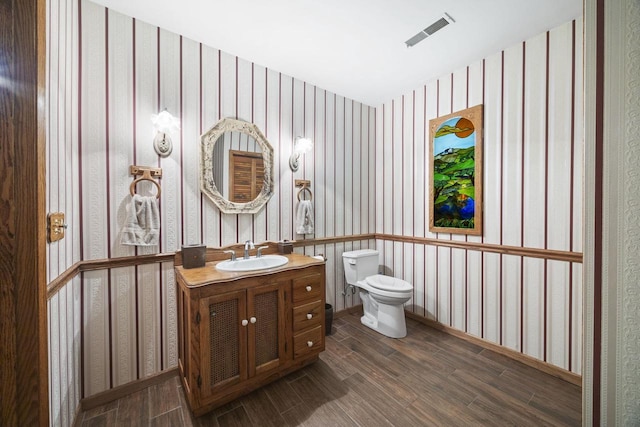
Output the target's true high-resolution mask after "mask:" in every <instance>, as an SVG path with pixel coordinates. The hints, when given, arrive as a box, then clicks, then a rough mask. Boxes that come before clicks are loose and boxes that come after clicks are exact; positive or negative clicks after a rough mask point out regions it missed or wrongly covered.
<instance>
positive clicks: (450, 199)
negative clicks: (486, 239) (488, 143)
mask: <svg viewBox="0 0 640 427" xmlns="http://www.w3.org/2000/svg"><path fill="white" fill-rule="evenodd" d="M429 128H430V147H429V148H430V151H429V152H430V153H431V155H430V158H429V160H430V165H429V166H430V171H431V177H432V179H431V186H430V188H431V198H430V220H429V230H430V231H432V232H444V233H456V234H473V235H480V234H482V105H476V106H475V107H471V108H468V109H466V110H462V111H459V112H456V113H453V114H449V115H447V116H443V117H438V118H436V119H432V120H431V121H430V122H429Z"/></svg>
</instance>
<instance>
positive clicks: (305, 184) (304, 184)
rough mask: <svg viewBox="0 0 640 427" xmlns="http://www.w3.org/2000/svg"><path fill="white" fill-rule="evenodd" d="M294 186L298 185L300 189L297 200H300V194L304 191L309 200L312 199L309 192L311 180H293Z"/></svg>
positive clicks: (311, 194)
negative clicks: (307, 194)
mask: <svg viewBox="0 0 640 427" xmlns="http://www.w3.org/2000/svg"><path fill="white" fill-rule="evenodd" d="M295 184H296V187H300V191H298V201H300V200H301V199H300V196H303V195H304V193H305V192H307V193H309V200H313V193H312V192H311V181H309V180H305V179H296V180H295Z"/></svg>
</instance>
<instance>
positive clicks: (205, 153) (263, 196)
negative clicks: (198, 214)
mask: <svg viewBox="0 0 640 427" xmlns="http://www.w3.org/2000/svg"><path fill="white" fill-rule="evenodd" d="M225 132H241V133H244V134H247V135H249V136H251V137H253V138H254V139H255V140H256V141H257V142H258V144H259V145H260V148H261V149H262V158H263V160H264V183H263V185H262V191H261V192H260V194H258V197H256V198H255V199H253V200H252V201H250V202H247V203H236V202H232V201H230V200H227V199H225V198H224V197H223V196H222V194H221V193H220V191H219V190H218V188H217V187H216V183H215V181H214V180H213V147H214V145H215V143H216V141H217V140H218V138H219V137H220V136H221V135H222V134H224V133H225ZM200 141H201V148H202V151H201V156H200V185H201V190H202V192H203V193H204V194H206V195H207V196H208V197H209V198H210V199H211V200H212V201H213V203H215V204H216V205H217V206H218V208H220V210H221V211H222V212H224V213H230V214H234V213H235V214H239V213H247V214H254V213H257V212H258V211H260V209H262V207H263V206H264V205H265V204H266V203H267V201H268V200H269V199H270V198H271V195H272V194H273V147H271V144H269V141H267V139H266V138H265V137H264V135H263V134H262V132H260V129H258V126H256V125H255V124H253V123H248V122H245V121H242V120H236V119H230V118H224V119H222V120H220V121H219V122H218V123H216V124H215V125H214V126H213V127H212V128H211V129H209V130H208V131H207V132H205V133H204V134H202V136H201V137H200Z"/></svg>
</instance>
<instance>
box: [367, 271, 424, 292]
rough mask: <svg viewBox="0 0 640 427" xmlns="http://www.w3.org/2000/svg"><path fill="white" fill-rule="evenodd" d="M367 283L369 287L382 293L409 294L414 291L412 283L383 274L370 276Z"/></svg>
mask: <svg viewBox="0 0 640 427" xmlns="http://www.w3.org/2000/svg"><path fill="white" fill-rule="evenodd" d="M365 281H366V282H367V284H369V286H371V287H373V288H376V289H380V290H382V291H388V292H407V291H412V290H413V286H412V285H411V284H410V283H407V282H405V281H404V280H402V279H398V278H396V277H391V276H384V275H382V274H374V275H373V276H368V277H367V278H366V279H365Z"/></svg>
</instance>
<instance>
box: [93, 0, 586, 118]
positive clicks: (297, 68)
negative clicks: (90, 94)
mask: <svg viewBox="0 0 640 427" xmlns="http://www.w3.org/2000/svg"><path fill="white" fill-rule="evenodd" d="M93 1H94V2H96V3H99V4H102V5H105V6H107V7H109V8H110V9H112V10H116V11H119V12H121V13H123V14H125V15H128V16H133V17H135V18H136V19H139V20H141V21H145V22H148V23H150V24H153V25H156V26H159V27H161V28H164V29H166V30H169V31H173V32H175V33H178V34H181V35H183V36H185V37H188V38H190V39H193V40H196V41H198V42H202V43H204V44H206V45H208V46H211V47H214V48H217V49H221V50H222V51H224V52H227V53H230V54H233V55H237V56H239V57H240V58H243V59H246V60H249V61H252V62H254V63H255V64H258V65H262V66H266V67H268V68H270V69H272V70H275V71H279V72H282V73H283V74H286V75H289V76H293V77H295V78H298V79H300V80H303V81H305V82H307V83H309V84H313V85H316V86H318V87H320V88H323V89H326V90H329V91H331V92H334V93H336V94H339V95H342V96H346V97H347V98H351V99H354V100H356V101H359V102H363V103H364V104H367V105H371V106H374V107H375V106H378V105H380V104H382V103H383V102H387V101H389V100H390V99H392V98H394V97H396V96H399V95H402V94H405V93H408V92H410V91H411V90H413V89H417V88H419V87H420V86H422V85H423V84H424V83H426V82H428V81H430V80H433V79H434V78H438V77H440V76H442V75H443V74H445V73H448V72H451V71H453V70H456V69H457V68H459V67H463V66H466V65H468V64H470V63H473V62H474V61H476V60H478V59H481V58H483V57H486V56H488V55H490V54H493V53H496V52H499V51H500V50H502V49H504V48H507V47H510V46H513V45H514V44H516V43H519V42H522V41H523V40H526V39H527V38H529V37H532V36H535V35H537V34H540V33H542V32H544V31H546V30H549V29H552V28H554V27H556V26H558V25H560V24H563V23H565V22H568V21H570V20H572V19H574V18H577V17H579V16H581V15H582V0H536V1H531V0H455V1H454V0H180V1H176V0H135V1H134V0H93ZM445 12H446V13H447V14H448V15H449V16H450V17H451V18H453V19H454V20H455V23H453V24H450V25H447V26H446V27H444V28H443V29H442V30H440V31H439V32H437V33H435V34H433V35H432V36H430V37H427V38H426V39H425V40H423V41H422V42H420V43H418V44H417V45H416V46H414V47H412V48H407V47H406V45H405V43H404V42H405V41H406V40H408V39H409V38H411V37H412V36H414V35H415V34H416V33H418V32H419V31H421V30H422V29H424V28H426V27H428V26H429V25H431V24H432V23H433V22H435V21H437V20H438V19H440V18H441V17H443V15H444V13H445Z"/></svg>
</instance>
